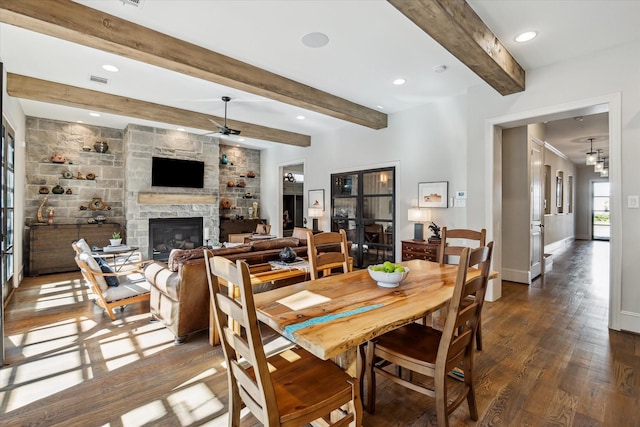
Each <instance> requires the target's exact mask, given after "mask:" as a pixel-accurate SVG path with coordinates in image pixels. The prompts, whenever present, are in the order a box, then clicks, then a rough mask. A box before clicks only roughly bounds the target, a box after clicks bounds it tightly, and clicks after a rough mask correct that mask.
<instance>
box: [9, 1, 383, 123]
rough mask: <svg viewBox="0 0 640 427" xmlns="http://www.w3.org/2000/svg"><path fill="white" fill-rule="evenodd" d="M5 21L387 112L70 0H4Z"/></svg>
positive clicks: (332, 106) (276, 95) (251, 87)
mask: <svg viewBox="0 0 640 427" xmlns="http://www.w3.org/2000/svg"><path fill="white" fill-rule="evenodd" d="M0 12H1V13H0V21H2V22H5V23H7V24H11V25H15V26H18V27H21V28H25V29H27V30H31V31H36V32H39V33H42V34H47V35H49V36H52V37H56V38H59V39H64V40H68V41H71V42H74V43H78V44H81V45H84V46H89V47H92V48H95V49H100V50H103V51H106V52H110V53H114V54H116V55H121V56H124V57H127V58H130V59H134V60H137V61H141V62H144V63H147V64H152V65H155V66H158V67H162V68H166V69H168V70H171V71H175V72H179V73H183V74H187V75H190V76H193V77H197V78H200V79H203V80H207V81H211V82H214V83H218V84H221V85H224V86H229V87H232V88H235V89H239V90H242V91H245V92H249V93H253V94H256V95H260V96H264V97H266V98H269V99H274V100H277V101H280V102H283V103H286V104H291V105H295V106H297V107H300V108H304V109H307V110H311V111H315V112H318V113H321V114H325V115H327V116H331V117H336V118H338V119H342V120H346V121H348V122H352V123H357V124H359V125H362V126H366V127H369V128H372V129H382V128H385V127H387V115H386V114H383V113H381V112H379V111H376V110H373V109H370V108H367V107H364V106H362V105H358V104H356V103H354V102H351V101H348V100H346V99H343V98H340V97H338V96H335V95H332V94H330V93H327V92H323V91H321V90H318V89H315V88H313V87H311V86H308V85H305V84H302V83H298V82H296V81H293V80H291V79H288V78H286V77H283V76H280V75H278V74H274V73H272V72H269V71H266V70H263V69H261V68H258V67H255V66H253V65H250V64H247V63H245V62H241V61H238V60H235V59H233V58H230V57H228V56H225V55H222V54H220V53H217V52H213V51H210V50H207V49H205V48H203V47H200V46H196V45H194V44H191V43H188V42H186V41H183V40H179V39H176V38H174V37H171V36H168V35H166V34H164V33H161V32H158V31H154V30H151V29H149V28H146V27H143V26H140V25H137V24H134V23H132V22H129V21H125V20H123V19H121V18H118V17H116V16H113V15H109V14H107V13H104V12H101V11H99V10H97V9H92V8H89V7H87V6H84V5H82V4H79V3H75V2H73V1H70V0H48V1H42V0H2V1H1V2H0Z"/></svg>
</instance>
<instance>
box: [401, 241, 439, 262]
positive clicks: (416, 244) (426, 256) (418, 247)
mask: <svg viewBox="0 0 640 427" xmlns="http://www.w3.org/2000/svg"><path fill="white" fill-rule="evenodd" d="M439 247H440V243H429V242H427V241H426V240H403V241H402V261H410V260H412V259H423V260H425V261H433V262H437V261H438V248H439Z"/></svg>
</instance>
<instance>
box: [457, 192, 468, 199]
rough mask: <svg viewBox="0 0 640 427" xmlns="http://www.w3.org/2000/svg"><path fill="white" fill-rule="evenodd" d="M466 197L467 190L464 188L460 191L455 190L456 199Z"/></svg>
mask: <svg viewBox="0 0 640 427" xmlns="http://www.w3.org/2000/svg"><path fill="white" fill-rule="evenodd" d="M466 198H467V192H466V191H464V190H461V191H456V199H466Z"/></svg>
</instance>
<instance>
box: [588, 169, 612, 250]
mask: <svg viewBox="0 0 640 427" xmlns="http://www.w3.org/2000/svg"><path fill="white" fill-rule="evenodd" d="M591 194H592V200H591V207H592V208H591V209H592V211H591V219H592V222H591V229H592V233H593V234H592V238H593V240H609V238H610V237H611V212H610V210H609V206H610V204H609V203H610V200H609V196H610V191H609V182H608V181H594V182H593V183H592V189H591Z"/></svg>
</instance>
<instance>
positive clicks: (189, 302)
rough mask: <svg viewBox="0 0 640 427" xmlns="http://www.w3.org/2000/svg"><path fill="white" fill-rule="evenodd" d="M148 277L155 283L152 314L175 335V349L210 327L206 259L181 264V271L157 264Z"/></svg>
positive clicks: (147, 269) (151, 306) (152, 293)
mask: <svg viewBox="0 0 640 427" xmlns="http://www.w3.org/2000/svg"><path fill="white" fill-rule="evenodd" d="M144 275H145V278H146V279H147V281H148V282H149V283H151V299H150V309H151V314H152V315H153V316H154V317H155V318H156V319H157V320H159V321H160V322H162V323H163V324H164V325H165V326H166V327H167V328H168V329H169V330H170V331H171V332H172V333H173V334H174V335H175V341H174V344H175V345H181V344H183V343H184V342H185V341H186V340H187V338H188V336H189V334H191V333H193V332H197V331H200V330H202V329H207V328H208V327H209V285H208V281H207V272H206V268H205V265H204V262H203V260H202V259H193V260H186V261H184V262H181V263H180V264H179V265H178V269H177V271H172V270H170V269H169V268H168V266H167V265H166V264H164V263H161V262H158V261H156V262H154V263H153V264H150V265H149V266H147V268H146V269H145V271H144Z"/></svg>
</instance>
